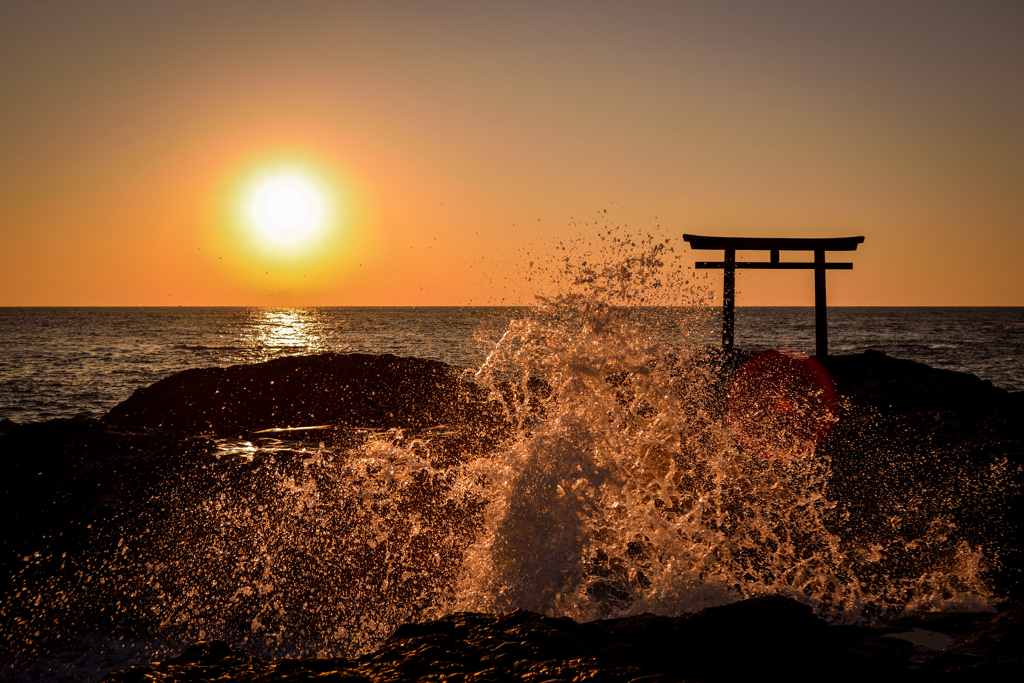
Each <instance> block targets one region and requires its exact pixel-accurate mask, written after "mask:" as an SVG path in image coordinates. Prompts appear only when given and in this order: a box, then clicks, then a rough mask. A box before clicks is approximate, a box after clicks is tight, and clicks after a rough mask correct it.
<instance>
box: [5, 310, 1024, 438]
mask: <svg viewBox="0 0 1024 683" xmlns="http://www.w3.org/2000/svg"><path fill="white" fill-rule="evenodd" d="M525 313H526V309H523V308H502V307H389V308H354V307H345V308H245V307H223V308H206V307H203V308H199V307H194V308H193V307H175V308H171V307H154V308H0V329H2V330H4V332H3V335H0V419H5V418H6V419H10V420H14V421H15V422H30V421H37V420H47V419H52V418H56V417H70V416H73V415H77V414H83V413H85V414H90V415H93V416H99V415H102V414H103V413H105V412H106V411H107V410H109V409H110V408H112V407H113V406H115V405H117V404H118V403H120V402H121V401H123V400H125V399H126V398H128V397H129V396H130V395H131V394H132V392H133V391H135V390H136V389H138V388H140V387H144V386H148V385H150V384H153V383H154V382H156V381H158V380H160V379H162V378H164V377H167V376H169V375H171V374H174V373H176V372H180V371H182V370H186V369H189V368H198V367H210V366H228V365H236V364H240V363H258V362H261V361H266V360H270V359H272V358H278V357H281V356H292V355H302V354H314V353H324V352H328V351H333V352H339V353H374V354H383V353H390V354H395V355H398V356H413V357H419V358H430V359H434V360H439V361H443V362H445V363H449V364H451V365H454V366H457V367H460V368H465V369H473V368H476V367H477V366H479V365H480V364H481V363H482V362H483V361H484V360H485V359H486V358H487V355H488V354H489V353H490V352H491V350H492V349H493V347H494V343H495V342H496V341H497V340H499V339H500V338H501V336H502V335H503V334H504V332H505V331H506V329H507V328H508V325H509V322H510V321H512V320H515V319H518V318H520V317H522V316H523V315H524V314H525ZM660 317H661V319H662V324H661V325H659V326H658V334H660V335H661V339H660V340H659V341H661V342H663V343H666V344H681V343H682V337H683V336H684V335H690V337H691V338H692V335H693V334H694V333H695V331H694V330H692V329H690V328H687V329H685V330H684V329H681V328H680V325H678V324H675V323H676V321H677V319H680V320H681V319H682V318H683V317H684V315H683V313H682V312H681V311H679V310H677V309H671V308H666V309H663V310H662V311H661V312H660ZM690 318H692V316H690ZM718 320H719V319H718V317H717V316H716V315H713V316H709V317H708V321H707V324H706V325H705V326H704V327H703V329H701V330H697V331H696V334H698V335H701V336H702V337H703V338H705V339H706V341H707V343H709V344H717V343H720V338H721V333H720V329H719V325H720V323H719V321H718ZM736 344H737V346H739V347H741V348H745V349H750V350H761V349H765V348H776V347H784V348H789V349H795V350H799V351H803V352H806V353H813V352H814V309H813V308H811V307H745V308H738V309H737V311H736ZM829 349H830V353H832V354H849V353H859V352H862V351H864V350H866V349H877V350H880V351H883V352H884V353H886V354H888V355H890V356H894V357H897V358H905V359H908V360H913V361H918V362H921V363H926V364H928V365H931V366H933V367H937V368H945V369H949V370H957V371H960V372H969V373H972V374H974V375H977V376H978V377H981V378H982V379H986V380H989V381H991V382H992V383H993V384H994V385H996V386H998V387H1002V388H1004V389H1007V390H1010V391H1022V390H1024V308H1019V307H1017V308H1013V307H991V308H953V307H942V308H923V307H921V308H918V307H914V308H882V307H863V308H862V307H850V308H832V309H830V310H829Z"/></svg>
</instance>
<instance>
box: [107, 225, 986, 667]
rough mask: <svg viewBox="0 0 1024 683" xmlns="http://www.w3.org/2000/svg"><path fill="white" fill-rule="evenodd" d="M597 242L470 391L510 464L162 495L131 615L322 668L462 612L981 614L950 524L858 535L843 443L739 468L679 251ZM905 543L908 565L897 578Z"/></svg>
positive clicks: (419, 441)
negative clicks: (497, 409)
mask: <svg viewBox="0 0 1024 683" xmlns="http://www.w3.org/2000/svg"><path fill="white" fill-rule="evenodd" d="M606 237H608V240H607V241H606V242H605V245H610V246H607V248H604V250H603V251H602V248H600V247H598V248H591V247H590V246H589V245H586V244H584V245H583V246H580V245H569V248H568V249H566V250H565V252H564V254H565V256H559V257H558V258H559V259H560V260H559V261H556V262H554V263H555V266H552V265H551V264H549V265H548V266H546V267H547V270H546V271H545V272H547V273H549V274H551V275H550V277H552V278H553V279H554V280H556V281H557V282H558V283H560V285H561V290H562V291H560V292H559V293H558V294H556V295H554V296H552V297H550V298H547V299H544V300H542V301H541V302H540V304H539V305H538V306H537V307H536V308H535V309H533V311H532V313H531V314H530V315H528V316H526V317H524V318H522V319H519V320H515V321H513V322H512V323H511V324H510V326H509V327H508V329H507V330H506V331H505V333H504V336H503V337H502V338H501V339H500V340H499V341H497V342H496V343H495V344H494V348H493V351H492V353H491V354H490V357H489V358H488V359H487V361H486V362H485V363H484V365H483V366H482V367H481V368H479V370H478V371H477V372H476V375H475V379H476V381H477V382H479V383H480V384H482V385H484V386H485V387H488V388H489V389H490V390H491V400H492V401H494V402H496V403H497V404H498V405H500V406H501V409H502V410H503V411H504V414H505V416H506V419H507V421H508V424H509V430H508V433H507V435H506V438H505V439H504V440H503V441H501V442H500V444H499V445H498V447H497V448H494V449H491V450H487V451H485V450H478V451H466V450H464V451H462V452H460V453H459V454H458V457H454V458H452V457H449V456H447V455H444V453H443V452H442V451H443V449H441V448H440V446H439V445H440V444H442V443H443V442H444V439H445V438H446V436H448V435H449V433H447V432H442V431H436V430H435V431H434V432H430V433H422V434H417V435H407V434H404V433H402V432H400V431H398V430H392V432H389V433H386V434H375V435H369V436H368V438H366V440H365V441H363V442H362V443H359V444H357V445H351V444H348V445H344V444H340V445H336V446H330V445H325V444H320V446H319V447H315V448H308V449H307V448H301V447H295V448H286V447H274V448H270V447H265V448H259V447H257V446H252V445H248V446H245V447H243V448H238V447H236V446H232V447H231V448H232V449H233V450H231V449H228V448H226V449H225V450H223V451H222V452H221V453H220V454H219V455H218V456H217V457H218V458H219V459H220V460H219V461H218V462H219V466H220V467H221V468H222V471H223V472H224V474H223V475H222V478H221V479H220V480H219V482H218V485H216V486H211V487H209V489H208V490H207V491H206V492H205V493H202V494H201V495H199V500H200V501H201V502H200V503H199V504H198V505H196V504H194V502H192V501H193V499H194V497H195V495H196V494H195V492H194V491H190V492H189V493H188V497H183V494H181V493H180V492H176V491H179V490H178V489H170V488H169V489H167V490H166V491H163V492H158V493H157V494H156V495H157V498H158V499H160V502H159V505H160V507H161V508H162V509H164V510H176V511H177V512H176V513H175V514H169V515H165V516H164V517H162V518H160V519H154V520H153V522H152V523H151V524H149V525H148V528H147V530H146V533H145V534H143V535H142V536H140V537H139V538H137V539H131V540H129V541H128V543H127V544H126V545H125V546H124V549H123V550H122V548H121V546H120V544H119V547H118V549H117V550H116V551H113V554H114V556H115V560H113V561H109V562H108V570H107V571H108V572H111V573H113V572H116V571H118V562H121V563H122V564H123V561H122V560H120V559H117V558H119V557H135V558H138V560H137V562H139V563H140V564H142V565H143V566H144V567H145V571H143V572H142V578H141V579H140V580H139V582H138V585H136V586H135V587H134V594H133V599H134V602H135V603H136V605H135V607H134V608H133V609H136V610H138V612H139V613H142V612H145V613H146V614H147V615H149V616H150V617H151V618H152V619H153V620H154V627H155V629H156V631H157V632H159V633H161V634H164V635H166V636H168V637H174V638H180V639H183V640H191V639H202V638H211V637H222V638H226V639H228V640H229V641H232V642H235V643H240V644H243V645H245V646H246V647H247V648H249V649H251V650H254V651H257V652H260V653H262V654H275V655H279V654H283V653H291V654H304V655H312V654H322V655H326V654H352V653H355V652H362V651H367V650H369V649H372V648H373V647H374V646H376V645H377V644H379V643H380V642H381V640H382V639H383V638H385V637H386V636H387V635H388V634H390V633H391V632H392V631H393V630H394V629H395V628H396V627H397V626H399V625H400V624H402V623H405V622H409V621H421V620H426V619H430V618H436V617H438V616H440V615H442V614H444V613H446V612H449V611H452V610H477V611H505V610H510V609H513V608H516V607H520V608H524V609H530V610H535V611H538V612H542V613H546V614H550V615H560V616H569V617H572V618H574V619H577V620H589V619H595V618H601V617H609V616H619V615H626V614H632V613H638V612H653V613H658V614H665V615H676V614H680V613H684V612H692V611H696V610H699V609H702V608H704V607H707V606H711V605H718V604H724V603H728V602H732V601H735V600H739V599H742V598H746V597H750V596H755V595H761V594H766V593H776V594H785V595H791V596H793V597H796V598H797V599H799V600H802V601H804V602H807V603H809V604H812V605H813V606H814V607H815V608H816V609H817V610H818V612H819V613H820V614H822V615H823V616H826V617H827V618H829V619H832V620H834V621H850V620H857V619H863V618H865V617H870V616H873V615H874V616H877V615H887V616H891V615H893V614H895V613H899V612H901V611H903V610H921V609H947V610H953V609H975V610H976V609H989V608H991V607H992V605H993V604H994V600H993V598H992V597H991V594H990V592H989V591H988V589H987V588H986V586H985V584H984V582H983V580H982V578H981V577H982V574H983V571H984V568H985V561H984V558H983V557H982V554H981V552H980V551H979V550H978V549H977V548H974V547H972V546H970V545H968V544H967V543H965V542H964V541H962V540H957V536H956V534H954V533H951V532H950V529H951V523H950V522H948V521H947V520H944V519H933V520H932V521H931V523H930V524H929V525H928V526H927V527H926V528H924V529H918V528H915V529H914V530H902V531H901V530H899V529H895V528H894V529H892V530H890V531H891V534H890V536H889V537H881V536H879V533H878V532H877V530H875V531H873V532H872V533H871V534H857V533H849V534H848V533H846V531H847V530H848V529H850V528H853V527H852V526H851V525H849V524H847V521H848V520H849V515H850V512H849V510H848V509H846V508H845V507H844V505H843V504H842V502H841V501H838V500H836V499H835V497H834V496H831V495H829V494H828V491H829V484H830V476H831V460H830V453H834V452H835V449H838V448H844V447H846V446H847V445H849V444H844V443H843V442H842V441H841V440H833V441H832V442H831V445H830V446H829V444H825V445H824V446H823V447H822V448H819V449H817V450H815V452H813V453H812V454H810V455H806V454H805V457H791V458H790V457H784V458H763V457H753V456H752V454H751V453H748V452H745V451H744V449H743V447H742V445H740V444H738V443H737V441H736V439H735V438H734V436H733V434H732V433H731V432H730V431H729V429H728V427H727V421H726V419H725V411H726V402H727V401H726V394H727V389H728V378H729V375H730V372H731V371H732V368H733V365H732V363H733V360H732V359H730V358H729V357H727V356H723V355H722V354H721V353H720V352H718V351H716V350H714V349H710V348H708V347H706V346H705V345H704V344H703V340H704V339H706V338H707V334H706V328H707V325H708V324H709V322H710V319H711V313H710V309H709V308H708V306H706V305H705V304H706V303H707V300H708V297H707V293H706V292H705V291H704V290H703V289H702V288H701V287H700V286H699V284H698V283H692V282H688V280H689V279H690V277H691V276H690V275H689V274H688V273H687V272H686V269H685V267H684V266H683V264H682V263H681V261H680V259H679V258H678V257H677V256H674V255H673V252H672V251H671V248H670V247H669V246H668V242H667V241H662V242H656V241H655V240H654V239H653V238H650V237H648V238H646V239H640V238H630V237H628V236H625V235H620V236H613V235H612V233H611V232H609V234H608V235H607V236H606ZM613 237H614V239H613ZM552 273H553V274H552ZM665 306H673V307H676V308H673V310H672V315H671V316H666V315H665V309H664V308H663V307H665ZM668 320H671V321H673V322H672V324H671V325H669V323H668V322H667V321H668ZM673 326H675V327H673ZM670 327H671V329H669V328H670ZM666 338H670V339H671V340H672V343H666V341H665V340H666ZM453 430H454V432H458V431H459V430H461V431H463V432H466V431H472V430H473V425H457V426H455V427H454V428H453ZM278 443H280V442H278ZM455 443H458V441H457V440H456V441H455ZM830 449H831V450H830ZM225 463H227V464H225ZM212 466H213V464H212V463H211V467H212ZM883 483H884V482H878V484H879V485H882V484H883ZM161 496H162V498H161ZM893 544H895V545H899V546H900V547H902V548H904V549H905V550H906V552H907V553H910V554H912V555H913V556H914V557H915V558H916V559H915V561H914V562H912V563H909V564H907V563H904V564H898V563H893V562H891V561H890V560H891V555H892V554H891V552H889V550H888V548H890V547H892V546H893ZM129 546H131V548H129ZM118 604H119V605H120V603H118ZM126 609H127V608H126ZM136 618H137V617H136Z"/></svg>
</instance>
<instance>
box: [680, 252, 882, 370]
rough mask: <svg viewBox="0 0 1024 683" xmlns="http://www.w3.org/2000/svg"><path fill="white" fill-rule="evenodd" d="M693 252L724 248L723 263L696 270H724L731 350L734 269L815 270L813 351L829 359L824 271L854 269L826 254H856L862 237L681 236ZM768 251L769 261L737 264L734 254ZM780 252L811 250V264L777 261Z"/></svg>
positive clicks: (725, 335) (725, 339) (726, 339)
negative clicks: (827, 257) (828, 261)
mask: <svg viewBox="0 0 1024 683" xmlns="http://www.w3.org/2000/svg"><path fill="white" fill-rule="evenodd" d="M683 239H684V240H685V241H687V242H689V243H690V247H691V248H693V249H723V250H724V251H725V260H724V261H697V263H696V264H694V265H695V267H697V268H721V269H722V270H724V271H725V283H724V287H723V292H722V346H723V347H724V348H725V349H727V350H731V349H732V348H733V331H734V330H735V327H736V269H737V268H758V269H762V270H764V269H767V270H810V269H812V268H813V269H814V333H815V334H814V337H815V339H814V341H815V344H814V348H815V354H816V355H817V356H818V358H824V357H826V356H828V315H827V313H826V303H825V271H826V270H853V264H852V263H826V261H825V252H826V251H856V250H857V245H858V244H861V243H863V242H864V237H828V238H820V239H819V238H810V239H808V238H797V237H706V236H704V235H683ZM737 250H741V251H743V250H746V251H769V252H771V260H770V261H767V262H765V261H754V262H751V261H737V260H736V251H737ZM780 251H813V252H814V261H811V262H808V261H797V262H793V261H779V252H780Z"/></svg>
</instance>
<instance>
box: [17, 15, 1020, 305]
mask: <svg viewBox="0 0 1024 683" xmlns="http://www.w3.org/2000/svg"><path fill="white" fill-rule="evenodd" d="M823 4H829V5H831V7H830V8H823V7H822V6H821V5H823ZM840 4H843V5H845V7H839V5H840ZM769 6H770V9H769ZM1022 34H1024V5H1021V4H1019V3H1010V2H984V3H946V2H932V1H928V2H859V3H819V2H778V3H761V2H754V1H753V0H751V1H750V2H721V3H644V2H630V3H625V2H623V3H598V2H586V3H582V2H581V3H572V2H564V3H547V2H544V3H540V2H538V3H533V2H515V3H511V2H510V3H479V2H465V3H454V2H429V3H423V2H408V3H398V2H384V3H344V2H328V1H326V0H325V1H322V2H306V1H302V0H291V1H289V2H287V3H285V2H260V1H255V0H248V1H246V2H227V1H218V0H203V1H201V2H194V1H179V2H173V3H172V2H154V3H148V2H147V3H138V2H133V1H129V0H121V1H93V0H90V2H82V3H78V2H75V3H72V2H60V3H58V2H47V3H38V2H21V1H19V0H7V1H5V2H4V3H2V4H0V247H2V248H0V305H5V306H12V305H13V306H18V305H76V306H77V305H178V304H184V305H339V306H342V305H455V304H486V303H501V302H502V301H501V300H502V298H505V303H513V302H516V301H515V300H516V299H518V300H519V302H521V303H529V302H530V301H531V294H532V292H531V290H530V288H529V287H528V286H527V285H525V284H522V283H520V280H521V275H522V272H523V268H522V264H521V260H522V254H523V253H524V250H529V249H535V250H536V249H543V248H545V245H549V244H552V243H554V242H557V240H558V239H562V238H574V237H578V236H580V235H581V234H583V235H586V231H587V230H588V229H593V226H592V225H590V226H588V225H586V223H588V222H590V221H592V219H593V218H596V217H597V215H598V214H597V212H598V211H599V210H601V211H603V210H604V209H607V210H608V214H607V217H608V221H609V225H629V226H630V228H631V229H637V230H643V231H645V232H646V231H652V230H654V229H655V226H660V227H659V228H658V230H659V231H660V234H662V235H664V236H666V237H675V238H680V237H681V236H682V234H683V233H684V232H691V233H697V234H722V235H740V236H776V235H777V236H847V235H864V236H865V237H866V241H865V243H864V244H863V245H862V246H861V248H860V250H859V251H857V252H855V253H854V254H833V255H832V256H831V258H832V259H833V260H851V261H853V263H854V269H853V271H851V272H832V273H830V274H829V303H830V304H833V305H1018V306H1019V305H1024V268H1022V267H1021V266H1020V265H1019V264H1020V259H1021V255H1022V253H1024V189H1022V188H1024V126H1022V125H1021V122H1022V121H1024V41H1022V40H1020V36H1021V35H1022ZM289 165H290V166H292V167H301V168H303V169H306V170H307V171H308V173H309V174H310V175H311V176H312V177H315V178H316V179H317V181H318V182H319V183H321V184H323V185H324V186H325V187H327V188H328V190H329V194H330V201H331V202H332V207H333V209H334V215H333V219H332V222H331V224H330V225H329V226H327V228H328V229H327V230H326V231H325V232H324V233H323V235H322V239H321V240H320V241H318V242H316V243H315V244H313V245H310V246H311V248H310V249H307V250H305V251H304V252H302V253H286V251H283V250H280V249H276V248H271V249H268V248H267V245H265V244H263V245H261V244H259V243H258V241H254V238H253V237H252V235H251V233H250V232H246V229H247V228H246V226H244V225H242V224H241V223H240V221H239V219H238V217H237V213H238V210H237V209H238V207H237V204H238V196H239V192H241V191H242V190H243V189H244V187H243V186H244V184H245V179H246V178H250V177H252V175H253V174H254V173H256V172H257V171H258V170H259V169H267V168H274V167H277V166H281V167H284V166H289ZM603 216H604V214H602V219H601V220H602V221H603V220H604V218H603ZM581 223H583V224H584V225H581ZM750 256H751V257H754V258H758V257H760V256H762V255H759V254H751V255H750ZM712 258H715V259H717V256H716V255H714V254H713V253H710V252H709V253H697V254H694V255H693V259H694V260H696V259H702V260H703V259H712ZM812 277H813V276H812V275H811V273H810V272H800V271H796V272H774V273H764V272H761V273H751V272H749V271H748V272H742V273H741V274H740V275H739V277H738V288H739V303H740V304H741V305H742V304H746V305H809V304H811V303H813V287H812ZM719 278H720V276H719ZM495 282H497V283H500V284H498V285H493V284H490V283H495ZM718 289H720V287H719V288H718Z"/></svg>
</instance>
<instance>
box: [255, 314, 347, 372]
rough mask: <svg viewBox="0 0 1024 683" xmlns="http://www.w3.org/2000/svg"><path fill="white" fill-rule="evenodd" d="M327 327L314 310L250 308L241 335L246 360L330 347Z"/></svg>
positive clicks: (323, 350) (313, 351)
mask: <svg viewBox="0 0 1024 683" xmlns="http://www.w3.org/2000/svg"><path fill="white" fill-rule="evenodd" d="M326 332H327V330H326V329H325V327H324V324H323V321H322V320H321V319H320V316H318V315H317V314H316V312H315V311H312V310H306V309H302V308H266V309H254V310H252V311H250V313H249V317H248V320H246V322H245V324H244V326H243V327H242V330H241V332H240V334H239V340H238V341H239V343H240V346H241V347H242V348H243V349H244V350H245V351H244V353H245V355H246V361H248V362H262V361H266V360H271V359H273V358H280V357H282V356H294V355H298V354H314V353H324V352H326V351H329V350H330V348H331V347H330V344H329V343H328V341H327V334H326Z"/></svg>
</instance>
